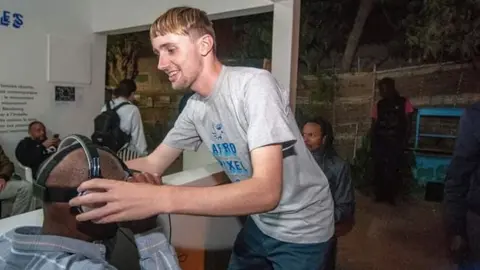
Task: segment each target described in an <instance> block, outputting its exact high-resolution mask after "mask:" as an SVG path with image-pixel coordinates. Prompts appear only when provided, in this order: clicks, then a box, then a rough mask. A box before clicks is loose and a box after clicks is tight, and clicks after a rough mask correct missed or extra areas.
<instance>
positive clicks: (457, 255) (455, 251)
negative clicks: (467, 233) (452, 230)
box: [450, 235, 468, 264]
mask: <svg viewBox="0 0 480 270" xmlns="http://www.w3.org/2000/svg"><path fill="white" fill-rule="evenodd" d="M450 254H451V256H452V259H453V261H454V262H455V263H456V264H460V263H462V262H464V261H465V259H466V258H467V255H468V244H467V241H466V240H465V238H463V237H462V236H460V235H455V236H454V237H452V238H451V241H450Z"/></svg>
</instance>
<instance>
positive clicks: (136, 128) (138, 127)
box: [101, 79, 147, 156]
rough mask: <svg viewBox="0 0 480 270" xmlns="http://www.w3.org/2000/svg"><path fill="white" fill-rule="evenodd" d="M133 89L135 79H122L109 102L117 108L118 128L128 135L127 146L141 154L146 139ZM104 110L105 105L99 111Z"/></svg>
mask: <svg viewBox="0 0 480 270" xmlns="http://www.w3.org/2000/svg"><path fill="white" fill-rule="evenodd" d="M135 91H137V85H136V83H135V81H133V80H130V79H125V80H122V81H121V82H120V84H119V85H118V87H117V88H116V89H115V90H114V91H113V96H114V98H113V99H112V100H111V101H109V102H110V106H111V108H112V109H115V108H117V111H116V112H117V114H118V116H119V117H120V129H121V130H122V131H123V132H125V134H127V135H129V136H130V142H129V143H128V145H127V148H128V149H130V150H132V151H135V152H136V153H137V154H139V155H141V156H143V155H146V154H147V141H146V140H145V133H144V130H143V122H142V116H141V114H140V110H139V109H138V107H137V106H135V105H134V104H133V101H134V100H135ZM106 110H107V106H106V105H104V106H103V108H102V110H101V111H102V112H104V111H106Z"/></svg>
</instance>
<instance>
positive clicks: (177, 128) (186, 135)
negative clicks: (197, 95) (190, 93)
mask: <svg viewBox="0 0 480 270" xmlns="http://www.w3.org/2000/svg"><path fill="white" fill-rule="evenodd" d="M193 108H194V106H193V105H192V100H191V99H190V100H189V101H188V102H187V105H186V106H185V108H184V109H183V111H182V112H181V113H180V115H179V116H178V118H177V121H175V124H174V126H173V128H172V129H171V130H170V131H169V132H168V134H167V136H165V139H163V142H162V143H164V144H166V145H168V146H170V147H173V148H177V149H183V150H194V151H197V149H198V147H199V146H200V144H202V139H201V138H200V136H199V135H198V132H197V129H196V128H195V124H194V122H193V120H192V116H193Z"/></svg>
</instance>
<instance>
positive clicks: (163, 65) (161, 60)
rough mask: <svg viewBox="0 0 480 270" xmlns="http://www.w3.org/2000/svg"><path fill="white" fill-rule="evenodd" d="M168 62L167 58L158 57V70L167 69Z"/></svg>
mask: <svg viewBox="0 0 480 270" xmlns="http://www.w3.org/2000/svg"><path fill="white" fill-rule="evenodd" d="M169 62H170V61H168V59H167V57H165V56H159V57H158V65H157V68H158V70H161V71H165V70H166V69H167V67H168V64H169Z"/></svg>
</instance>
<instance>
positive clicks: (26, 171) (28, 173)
mask: <svg viewBox="0 0 480 270" xmlns="http://www.w3.org/2000/svg"><path fill="white" fill-rule="evenodd" d="M17 166H18V167H19V168H20V169H21V171H22V175H19V174H17V173H15V174H14V175H16V177H20V178H21V179H23V180H25V181H28V182H30V183H32V184H33V173H32V169H31V168H30V167H27V166H24V165H23V164H21V163H17ZM40 205H41V203H40V201H39V200H38V199H37V198H33V200H32V204H31V205H30V211H33V210H35V209H37V208H38V207H39V206H40Z"/></svg>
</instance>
